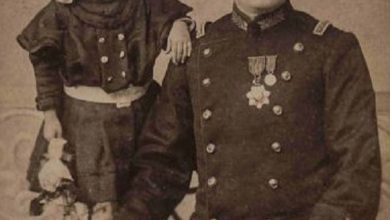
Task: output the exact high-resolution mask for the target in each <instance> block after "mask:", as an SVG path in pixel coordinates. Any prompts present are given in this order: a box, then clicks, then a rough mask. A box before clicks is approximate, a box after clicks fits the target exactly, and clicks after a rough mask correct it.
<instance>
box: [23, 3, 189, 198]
mask: <svg viewBox="0 0 390 220" xmlns="http://www.w3.org/2000/svg"><path fill="white" fill-rule="evenodd" d="M189 11H190V8H188V7H187V6H186V5H184V4H182V3H180V2H178V1H176V0H77V1H76V0H74V1H73V3H71V4H64V3H60V2H59V1H54V0H52V1H50V3H49V4H48V5H47V6H46V7H45V8H44V9H42V10H41V11H40V12H39V13H38V14H37V15H36V17H35V18H34V19H33V20H32V21H31V22H30V23H29V24H28V26H27V27H26V28H25V29H24V30H23V32H22V33H21V34H20V35H19V36H18V42H19V43H20V45H21V46H22V47H23V48H24V49H26V50H27V51H28V52H29V54H30V59H31V62H32V64H33V67H34V72H35V76H36V86H37V92H38V95H37V99H36V101H37V108H38V110H41V111H46V110H50V109H55V110H56V111H57V113H58V115H59V118H60V121H61V124H62V128H63V136H64V138H65V139H66V140H68V145H67V146H66V151H67V152H68V153H70V155H71V162H70V167H71V168H72V169H71V172H72V173H73V176H74V178H75V179H76V183H77V185H78V187H79V189H80V195H79V200H80V201H83V202H87V203H99V202H105V201H116V200H118V199H120V195H123V194H124V192H125V191H126V189H127V187H128V185H129V184H128V183H129V180H130V176H131V174H130V173H131V169H130V164H131V159H132V155H133V153H134V152H135V150H136V144H137V136H138V133H139V132H140V129H141V127H142V125H143V121H144V118H145V115H146V114H147V113H148V111H149V108H150V106H151V105H152V103H153V102H154V99H155V96H156V94H157V92H158V90H159V86H158V85H157V84H156V83H155V82H154V81H153V72H152V70H153V65H154V62H155V58H156V57H157V55H158V54H159V52H160V50H161V49H162V48H163V47H164V43H165V42H166V38H167V35H168V34H169V30H170V28H171V25H172V23H173V21H174V20H176V19H178V18H181V17H184V16H185V15H186V13H188V12H189ZM80 85H81V86H91V87H100V88H102V89H103V90H104V91H105V92H107V93H113V92H117V91H120V90H123V89H126V88H128V87H129V86H141V87H142V86H143V87H145V88H147V92H146V94H145V95H144V96H143V97H141V98H139V99H138V100H136V101H134V102H133V103H132V104H131V106H130V107H124V108H118V107H117V106H116V105H115V104H101V103H94V102H87V101H82V100H78V99H75V98H72V97H70V96H67V95H66V94H64V86H67V87H74V86H80ZM46 149H47V142H46V141H45V139H44V138H43V136H42V129H41V131H40V133H39V136H38V138H37V141H36V146H35V150H34V152H33V154H32V156H31V162H30V167H29V170H28V180H29V181H30V183H31V189H32V190H34V191H39V190H40V186H39V184H38V180H37V173H38V171H39V168H40V163H41V160H42V156H43V154H44V153H45V152H46Z"/></svg>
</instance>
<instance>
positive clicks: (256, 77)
mask: <svg viewBox="0 0 390 220" xmlns="http://www.w3.org/2000/svg"><path fill="white" fill-rule="evenodd" d="M248 62H249V72H250V73H251V74H252V75H253V81H252V86H251V90H250V91H249V92H248V93H247V94H246V97H247V98H248V99H249V106H255V107H256V108H258V109H261V108H262V107H263V105H268V104H269V103H270V101H269V97H270V95H271V92H269V91H267V90H266V89H265V87H264V85H262V84H261V79H262V74H263V72H264V70H265V69H266V57H265V56H257V57H248Z"/></svg>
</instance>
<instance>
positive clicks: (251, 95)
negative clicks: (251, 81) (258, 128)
mask: <svg viewBox="0 0 390 220" xmlns="http://www.w3.org/2000/svg"><path fill="white" fill-rule="evenodd" d="M270 95H271V92H269V91H267V90H266V89H265V88H264V86H263V85H254V86H252V87H251V91H249V92H248V93H247V94H246V97H247V98H248V99H249V106H256V108H258V109H261V108H262V107H263V105H268V104H269V103H270V101H269V97H270Z"/></svg>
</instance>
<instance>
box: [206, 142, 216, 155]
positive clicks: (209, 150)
mask: <svg viewBox="0 0 390 220" xmlns="http://www.w3.org/2000/svg"><path fill="white" fill-rule="evenodd" d="M216 148H217V147H216V146H215V144H212V143H210V144H208V145H207V147H206V151H207V153H209V154H213V153H215V150H216Z"/></svg>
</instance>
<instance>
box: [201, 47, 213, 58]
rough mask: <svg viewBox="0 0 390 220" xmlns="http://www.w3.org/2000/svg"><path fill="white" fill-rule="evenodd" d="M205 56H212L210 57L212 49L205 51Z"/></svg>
mask: <svg viewBox="0 0 390 220" xmlns="http://www.w3.org/2000/svg"><path fill="white" fill-rule="evenodd" d="M203 55H204V56H205V57H208V56H210V55H211V49H210V48H206V49H204V50H203Z"/></svg>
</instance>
